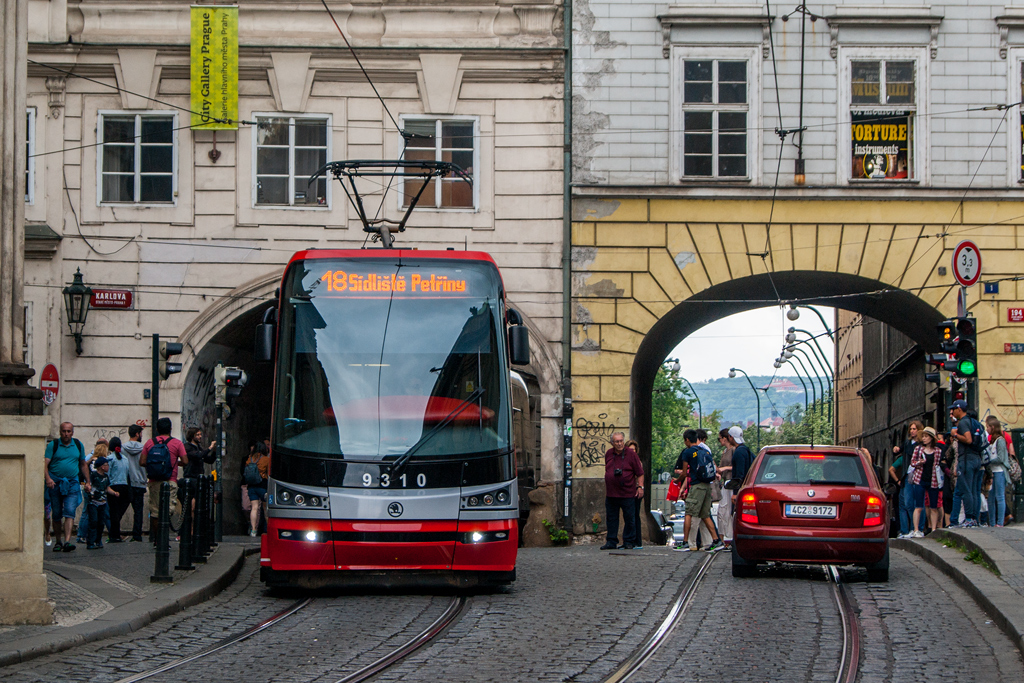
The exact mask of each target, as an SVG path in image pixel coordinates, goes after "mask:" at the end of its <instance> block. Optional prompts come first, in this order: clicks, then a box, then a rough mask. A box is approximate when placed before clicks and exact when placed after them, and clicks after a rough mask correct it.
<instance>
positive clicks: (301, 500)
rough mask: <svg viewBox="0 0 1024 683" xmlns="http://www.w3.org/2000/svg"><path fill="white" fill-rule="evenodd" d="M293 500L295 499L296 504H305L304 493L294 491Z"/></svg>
mask: <svg viewBox="0 0 1024 683" xmlns="http://www.w3.org/2000/svg"><path fill="white" fill-rule="evenodd" d="M294 500H295V504H296V505H305V504H306V497H305V496H304V495H302V494H301V493H296V494H295V498H294Z"/></svg>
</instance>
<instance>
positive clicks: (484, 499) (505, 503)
mask: <svg viewBox="0 0 1024 683" xmlns="http://www.w3.org/2000/svg"><path fill="white" fill-rule="evenodd" d="M511 504H512V493H511V491H510V489H509V488H508V487H507V486H506V487H505V488H502V489H495V490H494V491H486V492H484V493H477V494H475V495H472V496H466V497H465V498H463V499H462V507H463V508H475V507H480V506H481V505H483V506H486V507H509V506H510V505H511Z"/></svg>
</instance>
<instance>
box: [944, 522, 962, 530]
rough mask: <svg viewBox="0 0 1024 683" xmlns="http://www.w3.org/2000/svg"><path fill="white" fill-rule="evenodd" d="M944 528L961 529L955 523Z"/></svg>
mask: <svg viewBox="0 0 1024 683" xmlns="http://www.w3.org/2000/svg"><path fill="white" fill-rule="evenodd" d="M946 528H947V529H960V528H961V526H960V525H959V524H957V523H956V522H953V523H952V524H950V525H949V526H947V527H946Z"/></svg>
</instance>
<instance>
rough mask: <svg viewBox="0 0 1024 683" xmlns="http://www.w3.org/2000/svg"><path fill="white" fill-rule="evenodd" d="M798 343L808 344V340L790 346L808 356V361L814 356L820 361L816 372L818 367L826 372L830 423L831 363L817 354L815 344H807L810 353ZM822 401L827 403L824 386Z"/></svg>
mask: <svg viewBox="0 0 1024 683" xmlns="http://www.w3.org/2000/svg"><path fill="white" fill-rule="evenodd" d="M798 344H804V345H805V346H806V344H807V342H806V340H804V341H799V342H796V343H793V344H790V347H792V348H793V349H794V350H798V351H800V352H801V353H802V354H803V355H804V357H805V358H807V362H808V363H811V356H813V357H814V360H815V361H817V363H818V367H817V368H815V374H817V371H818V369H820V370H821V371H822V373H823V374H824V376H825V382H826V383H827V384H828V421H829V423H831V422H832V366H831V365H829V364H828V363H827V362H826V361H825V360H824V358H820V357H818V354H817V352H815V350H814V347H813V346H807V347H806V348H809V349H810V350H811V352H810V353H809V354H808V353H807V351H806V349H801V348H799V347H798V346H797V345H798ZM811 367H812V368H813V367H814V364H813V363H811ZM818 384H821V380H820V379H819V380H818ZM821 401H822V403H825V388H824V387H822V389H821Z"/></svg>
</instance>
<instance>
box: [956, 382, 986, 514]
mask: <svg viewBox="0 0 1024 683" xmlns="http://www.w3.org/2000/svg"><path fill="white" fill-rule="evenodd" d="M949 407H950V411H951V414H952V416H953V419H954V420H956V429H954V430H953V434H952V435H953V438H954V439H956V440H957V442H958V444H957V447H958V448H957V449H958V451H959V456H958V458H957V465H956V470H957V472H956V473H957V478H956V489H954V491H953V511H952V517H951V518H950V519H951V521H952V523H951V524H950V527H951V528H953V527H957V526H963V527H965V528H972V527H976V526H978V515H979V514H980V509H981V482H982V480H983V479H984V478H985V465H986V462H985V460H984V459H983V455H984V453H985V447H986V446H987V445H988V438H987V436H986V433H985V428H984V427H983V426H982V424H981V423H980V422H978V421H977V420H976V419H974V418H973V417H971V416H970V415H968V414H967V410H968V407H967V401H963V400H957V401H953V403H952V404H950V406H949ZM961 502H962V503H963V506H964V513H965V515H966V519H965V520H964V523H963V524H962V525H959V524H958V521H959V518H960V504H961Z"/></svg>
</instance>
